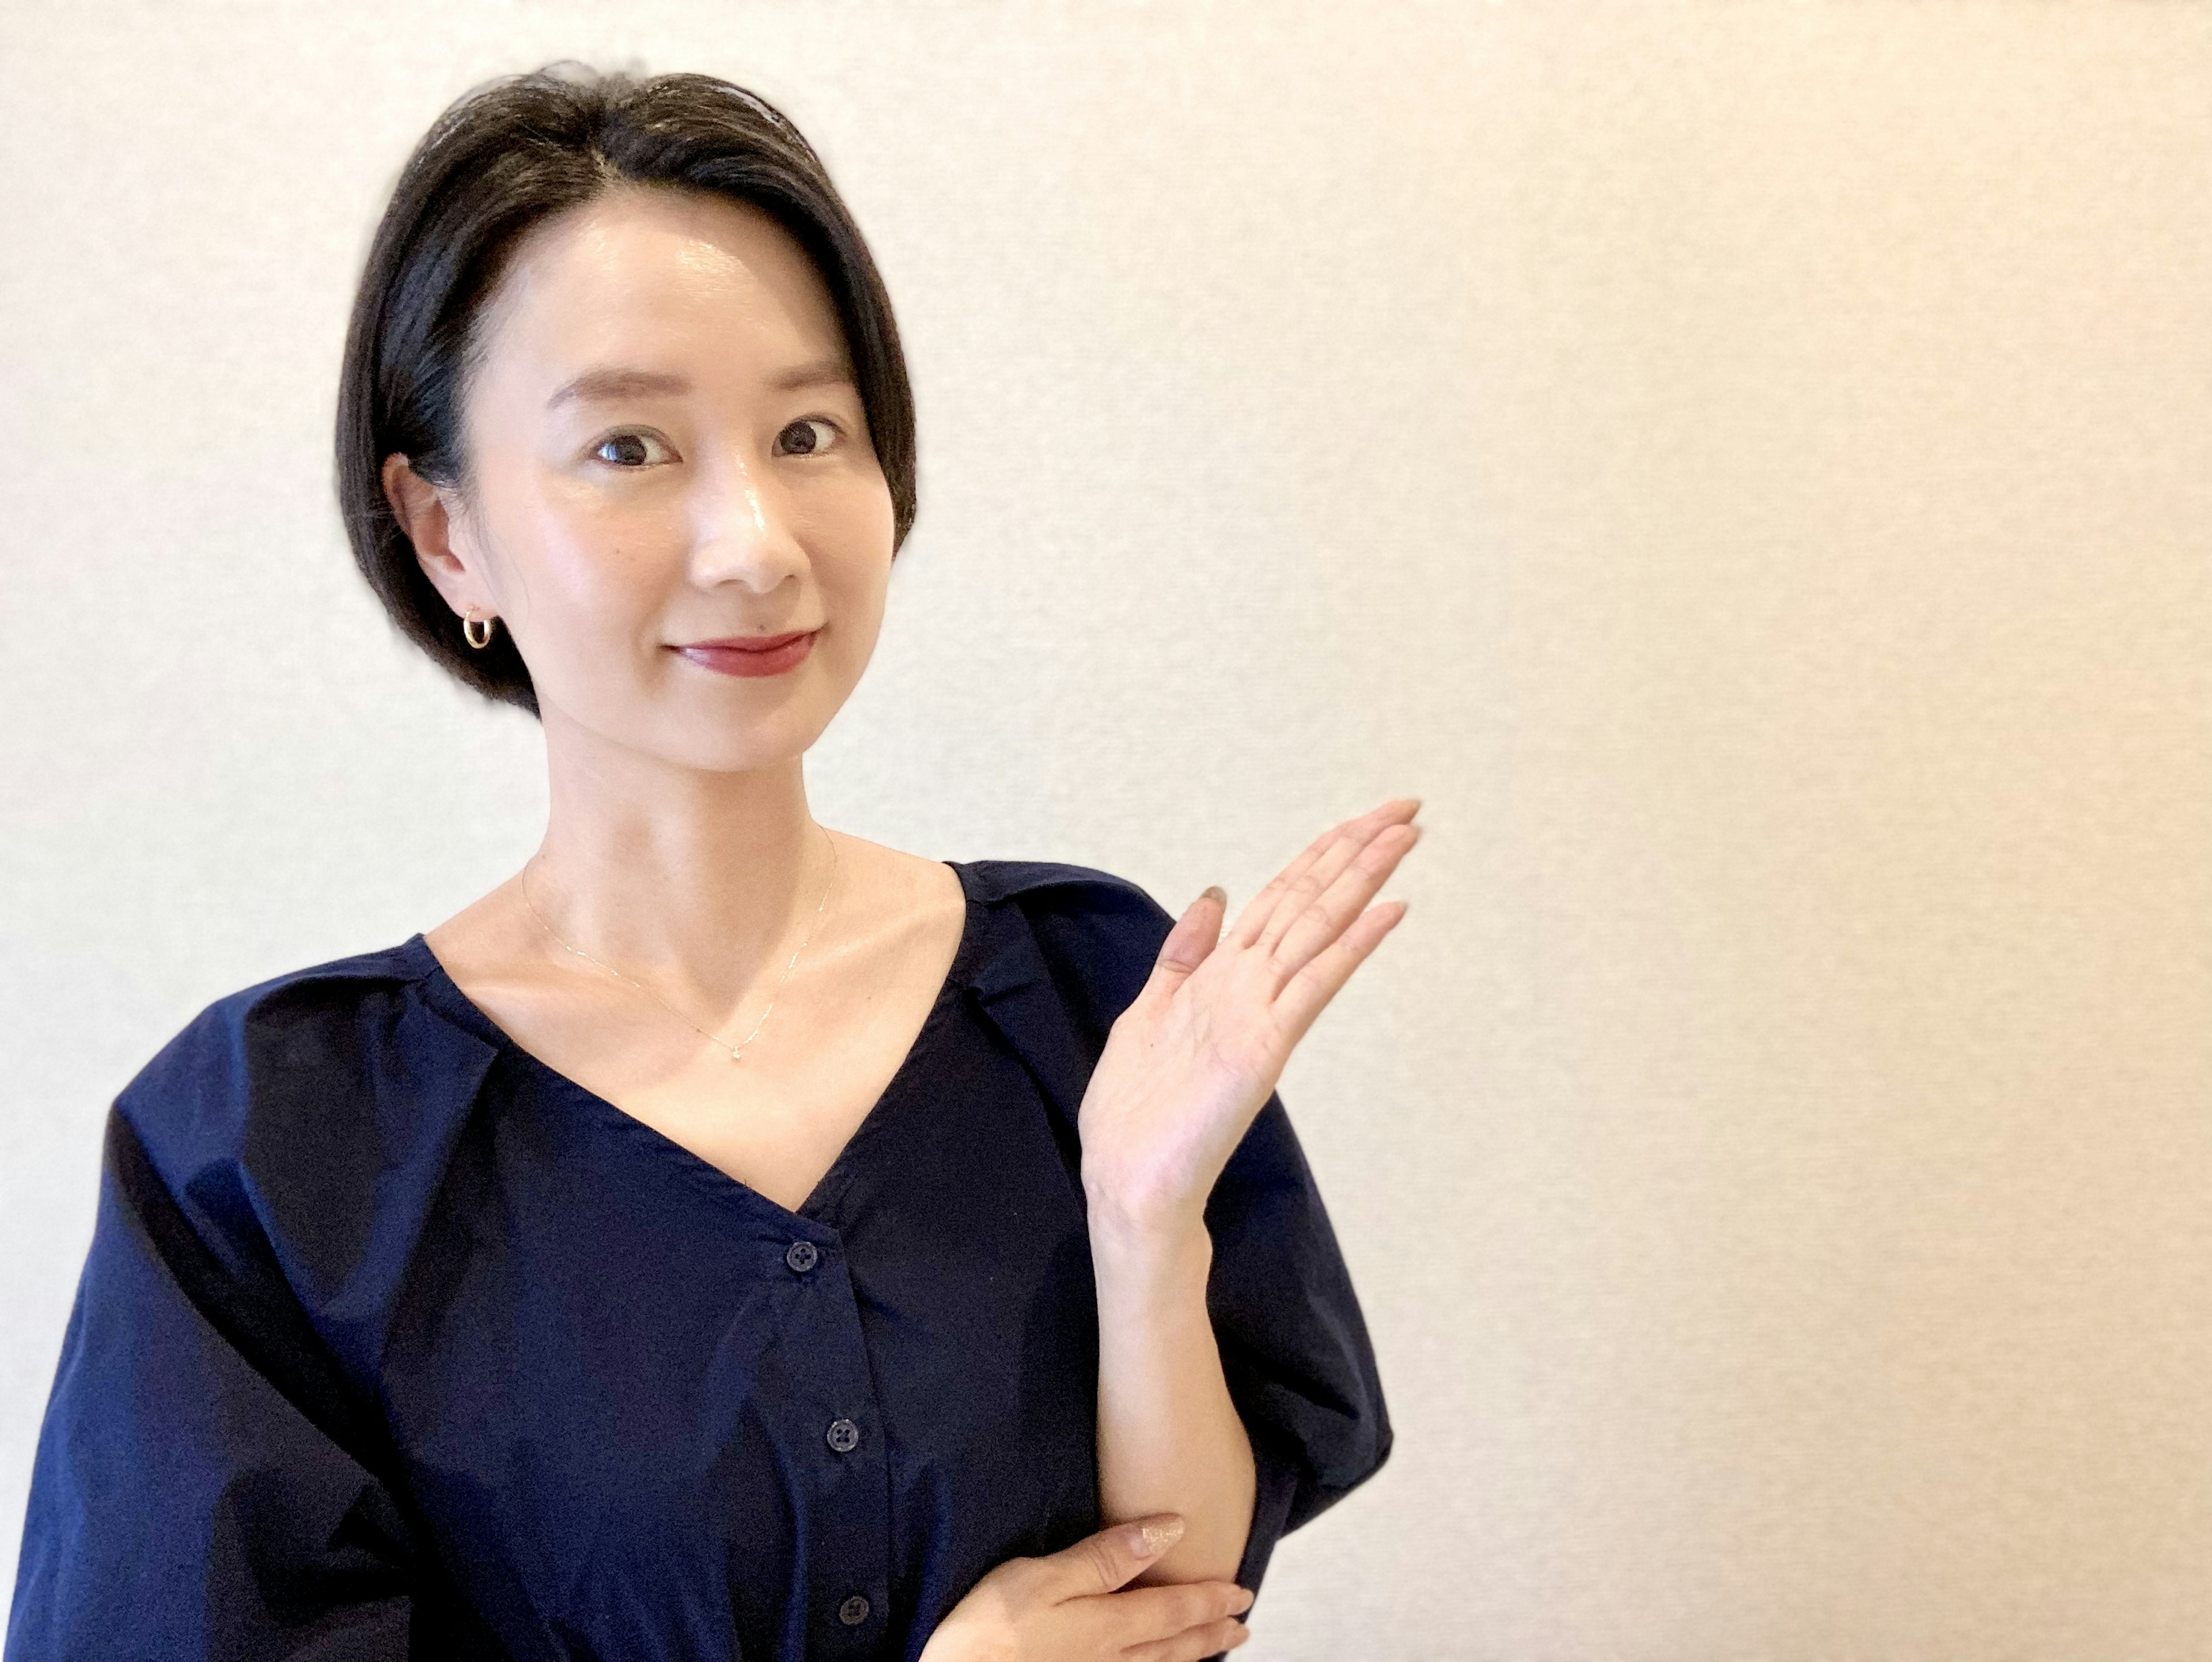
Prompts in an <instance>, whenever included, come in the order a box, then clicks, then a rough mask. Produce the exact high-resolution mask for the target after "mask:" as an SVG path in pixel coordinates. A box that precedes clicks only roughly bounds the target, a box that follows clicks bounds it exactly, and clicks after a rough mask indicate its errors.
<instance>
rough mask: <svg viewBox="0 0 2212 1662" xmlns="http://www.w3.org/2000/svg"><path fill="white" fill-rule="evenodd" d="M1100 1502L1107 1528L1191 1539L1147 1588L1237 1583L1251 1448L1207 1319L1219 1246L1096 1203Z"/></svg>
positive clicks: (1198, 1225)
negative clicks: (1171, 1523)
mask: <svg viewBox="0 0 2212 1662" xmlns="http://www.w3.org/2000/svg"><path fill="white" fill-rule="evenodd" d="M1212 1262H1213V1243H1212V1239H1211V1238H1210V1237H1209V1236H1208V1235H1207V1234H1206V1226H1205V1224H1204V1223H1203V1222H1202V1221H1193V1222H1191V1223H1190V1224H1189V1225H1188V1226H1185V1227H1179V1228H1176V1229H1174V1230H1171V1231H1170V1230H1163V1229H1159V1228H1157V1227H1139V1226H1137V1225H1134V1224H1132V1223H1129V1222H1127V1221H1124V1220H1122V1219H1121V1218H1119V1217H1117V1216H1116V1215H1115V1213H1114V1211H1113V1209H1112V1208H1110V1207H1109V1206H1105V1205H1103V1204H1101V1203H1100V1202H1097V1200H1096V1199H1095V1198H1094V1200H1093V1202H1092V1205H1091V1265H1092V1269H1093V1271H1094V1273H1095V1275H1096V1278H1097V1289H1098V1492H1099V1505H1100V1509H1101V1511H1102V1513H1103V1516H1104V1519H1105V1520H1106V1521H1108V1522H1109V1523H1115V1522H1121V1521H1123V1520H1126V1519H1133V1518H1141V1517H1144V1516H1145V1515H1146V1514H1147V1513H1156V1512H1173V1513H1180V1514H1181V1515H1182V1518H1183V1519H1184V1531H1183V1536H1182V1539H1181V1540H1180V1541H1178V1542H1176V1544H1175V1545H1174V1546H1173V1547H1171V1548H1170V1549H1168V1551H1167V1552H1166V1553H1165V1554H1164V1555H1162V1556H1161V1558H1160V1559H1159V1560H1158V1562H1155V1563H1154V1564H1152V1566H1151V1567H1150V1568H1147V1569H1146V1571H1145V1572H1144V1574H1142V1575H1140V1576H1139V1577H1138V1578H1137V1580H1138V1581H1139V1583H1143V1584H1155V1583H1160V1582H1170V1581H1201V1580H1231V1578H1233V1577H1234V1576H1235V1574H1237V1564H1238V1562H1240V1561H1241V1560H1242V1558H1243V1555H1244V1543H1245V1536H1246V1533H1247V1532H1248V1531H1249V1529H1250V1526H1251V1521H1252V1501H1253V1489H1254V1481H1255V1479H1254V1471H1253V1464H1252V1445H1251V1440H1250V1439H1249V1436H1248V1435H1247V1434H1246V1432H1245V1429H1244V1422H1243V1419H1242V1417H1241V1416H1240V1415H1238V1414H1237V1408H1236V1404H1235V1403H1232V1402H1231V1400H1230V1397H1229V1386H1228V1384H1227V1382H1226V1381H1225V1379H1223V1377H1222V1373H1221V1352H1220V1348H1219V1346H1218V1345H1217V1344H1216V1342H1214V1336H1213V1324H1212V1319H1211V1318H1209V1317H1208V1316H1207V1314H1206V1273H1207V1271H1208V1269H1210V1268H1211V1267H1212Z"/></svg>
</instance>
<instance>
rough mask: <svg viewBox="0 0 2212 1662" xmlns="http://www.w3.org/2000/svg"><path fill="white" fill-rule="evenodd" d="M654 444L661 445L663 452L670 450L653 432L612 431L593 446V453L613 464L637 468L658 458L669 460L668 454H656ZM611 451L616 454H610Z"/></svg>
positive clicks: (594, 455)
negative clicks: (653, 448)
mask: <svg viewBox="0 0 2212 1662" xmlns="http://www.w3.org/2000/svg"><path fill="white" fill-rule="evenodd" d="M654 445H659V447H660V448H661V450H662V451H663V452H667V451H668V446H667V444H666V443H665V441H663V440H661V439H659V437H657V436H655V435H653V434H651V433H610V434H609V435H607V436H606V437H605V438H604V439H601V440H600V441H599V443H597V444H595V445H593V446H592V457H593V459H594V460H599V461H603V462H605V463H607V464H608V465H609V466H614V467H618V468H623V469H630V470H635V469H637V468H641V467H649V466H652V465H653V463H654V462H655V461H656V460H660V461H665V460H668V456H667V455H666V454H664V455H661V456H659V457H656V456H654V454H653V451H652V447H653V446H654ZM610 451H612V452H614V453H615V454H611V455H610V454H608V452H610ZM671 454H672V453H671Z"/></svg>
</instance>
